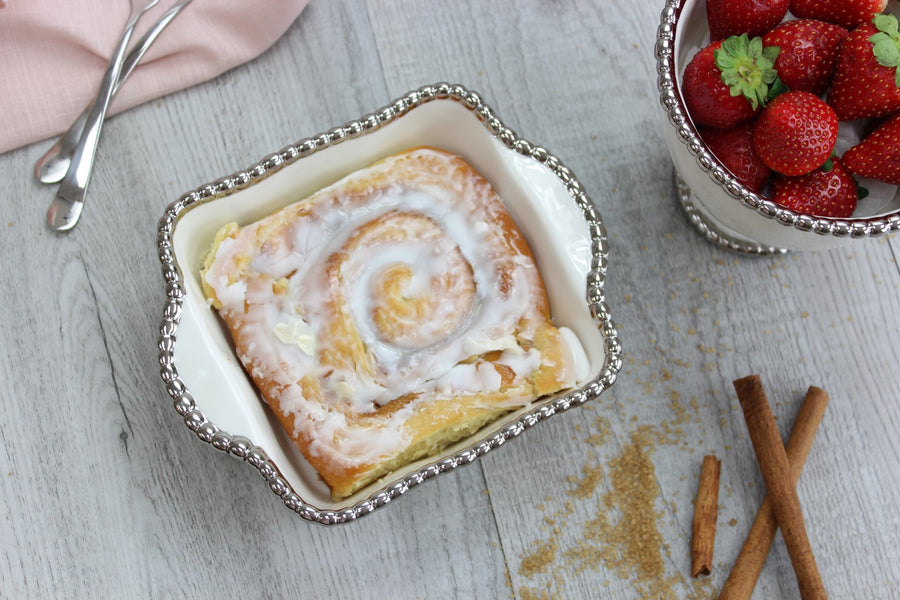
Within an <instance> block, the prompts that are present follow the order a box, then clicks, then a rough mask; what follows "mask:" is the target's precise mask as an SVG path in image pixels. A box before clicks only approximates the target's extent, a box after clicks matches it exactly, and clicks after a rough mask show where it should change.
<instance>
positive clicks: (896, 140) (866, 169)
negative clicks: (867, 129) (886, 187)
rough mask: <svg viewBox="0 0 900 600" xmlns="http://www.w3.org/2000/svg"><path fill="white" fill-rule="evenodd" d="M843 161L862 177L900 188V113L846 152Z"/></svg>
mask: <svg viewBox="0 0 900 600" xmlns="http://www.w3.org/2000/svg"><path fill="white" fill-rule="evenodd" d="M843 160H844V164H845V165H846V166H847V168H848V169H850V170H851V171H852V172H854V173H856V174H857V175H859V176H860V177H868V178H870V179H877V180H879V181H884V182H886V183H892V184H894V185H900V113H897V114H896V115H894V116H893V117H890V118H889V119H888V120H887V121H885V122H884V123H882V124H881V125H879V126H878V127H877V128H876V129H875V130H874V131H873V132H872V133H870V134H869V135H867V136H866V137H865V138H864V139H863V141H862V142H860V143H859V144H857V145H856V146H853V147H852V148H850V149H849V150H847V151H846V152H844V156H843Z"/></svg>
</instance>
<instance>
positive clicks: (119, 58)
mask: <svg viewBox="0 0 900 600" xmlns="http://www.w3.org/2000/svg"><path fill="white" fill-rule="evenodd" d="M158 2H159V0H131V12H130V14H129V16H128V21H127V22H126V24H125V28H124V29H123V30H122V33H121V35H120V37H119V41H118V43H117V44H116V48H115V50H114V51H113V55H112V59H111V60H110V62H109V66H108V67H107V69H106V73H105V74H104V76H103V80H102V81H101V83H100V90H99V91H98V92H97V99H96V100H95V101H94V104H93V106H91V110H90V112H89V113H88V116H87V120H86V121H85V125H84V133H83V134H82V135H81V137H80V138H79V140H78V143H77V144H76V145H75V149H74V151H73V152H72V163H71V164H70V165H69V168H68V170H67V171H66V175H65V177H63V180H62V183H61V184H60V186H59V190H58V191H57V193H56V197H54V198H53V201H52V202H51V204H50V208H49V209H48V210H47V223H49V224H50V227H52V228H53V229H55V230H57V231H68V230H69V229H71V228H72V227H74V226H75V224H76V223H78V218H79V217H80V216H81V211H82V209H83V208H84V198H85V194H86V193H87V187H88V184H89V183H90V179H91V170H92V169H93V162H94V156H95V154H96V152H97V144H98V143H99V142H100V130H101V128H102V127H103V120H104V119H105V118H106V110H107V108H109V103H110V101H111V100H112V96H113V89H114V88H115V85H116V81H117V80H118V79H119V74H120V73H121V72H122V62H123V61H124V58H125V49H126V48H127V46H128V41H129V40H130V39H131V34H132V33H133V32H134V27H135V25H137V22H138V20H140V18H141V16H143V14H144V13H145V12H147V11H148V10H150V9H151V8H152V7H153V6H155V5H156V4H157V3H158Z"/></svg>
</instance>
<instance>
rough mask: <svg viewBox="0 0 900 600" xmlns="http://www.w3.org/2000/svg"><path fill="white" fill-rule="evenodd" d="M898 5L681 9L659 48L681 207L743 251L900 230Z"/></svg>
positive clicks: (824, 2) (710, 3)
mask: <svg viewBox="0 0 900 600" xmlns="http://www.w3.org/2000/svg"><path fill="white" fill-rule="evenodd" d="M897 15H900V5H898V2H897V0H667V2H666V6H665V8H664V10H663V12H662V17H661V23H660V26H659V30H658V35H657V42H656V58H657V71H658V87H659V92H660V102H661V104H662V106H663V109H664V110H665V112H666V115H667V118H668V126H667V127H666V128H665V139H666V145H667V149H668V151H669V155H670V156H671V157H672V161H673V163H674V165H675V182H676V189H677V192H678V198H679V200H680V202H681V204H682V206H683V208H684V210H685V212H686V214H687V216H688V218H689V220H690V221H691V223H693V225H694V226H695V227H696V228H697V229H698V230H699V231H700V232H701V233H703V234H704V235H705V237H706V238H707V239H709V240H710V241H712V242H714V243H717V244H718V245H720V246H722V247H725V248H728V249H731V250H736V251H740V252H745V253H752V254H772V253H781V252H785V251H788V250H823V249H829V248H833V247H836V246H839V245H842V244H846V243H852V240H858V239H867V238H876V237H881V236H883V235H885V234H888V233H891V232H893V231H896V230H898V229H900V31H898V20H897Z"/></svg>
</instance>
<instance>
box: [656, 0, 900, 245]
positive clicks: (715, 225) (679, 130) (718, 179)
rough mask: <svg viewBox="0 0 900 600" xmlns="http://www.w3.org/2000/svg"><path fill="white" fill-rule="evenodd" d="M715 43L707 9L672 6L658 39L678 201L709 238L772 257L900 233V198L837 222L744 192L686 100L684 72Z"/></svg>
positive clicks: (695, 3)
mask: <svg viewBox="0 0 900 600" xmlns="http://www.w3.org/2000/svg"><path fill="white" fill-rule="evenodd" d="M897 8H898V4H897V1H896V0H890V2H889V5H888V10H889V11H890V12H894V13H895V14H897V13H898V11H897ZM708 43H709V28H708V26H707V22H706V2H705V1H704V0H667V2H666V5H665V8H664V9H663V12H662V16H661V22H660V26H659V29H658V31H657V39H656V59H657V73H658V80H657V85H658V88H659V92H660V102H661V103H662V106H663V109H664V110H665V112H666V116H667V119H668V126H667V127H666V128H665V140H666V147H667V149H668V151H669V155H670V156H671V157H672V161H673V162H674V163H675V172H676V173H675V179H676V190H677V195H678V198H679V200H680V202H681V204H682V206H683V207H684V209H685V212H686V213H687V215H688V217H689V219H690V221H691V223H693V224H694V226H695V227H697V229H698V230H699V231H700V232H701V233H702V234H703V235H705V236H706V238H707V239H709V240H710V241H712V242H714V243H716V244H718V245H720V246H722V247H724V248H728V249H731V250H737V251H740V252H747V253H752V254H771V253H780V252H784V251H787V250H825V249H829V248H834V247H837V246H841V245H844V244H848V243H851V242H852V241H853V240H859V239H865V238H876V237H880V236H883V235H884V234H886V233H889V232H892V231H896V230H897V229H900V192H897V193H895V194H894V195H893V196H892V197H891V196H888V197H882V198H880V199H876V198H870V199H867V200H865V201H860V204H859V205H858V207H857V210H856V212H855V213H854V216H853V217H852V218H849V219H833V218H825V217H811V216H808V215H802V214H800V213H797V212H794V211H792V210H789V209H786V208H783V207H781V206H779V205H778V204H775V203H774V202H772V201H771V200H768V199H766V198H764V197H762V196H760V195H758V194H755V193H754V192H752V191H751V190H749V189H748V188H746V187H745V186H743V185H741V183H739V182H738V181H737V180H736V179H735V178H734V176H733V175H732V174H731V172H730V171H729V170H728V169H727V168H726V167H724V166H723V165H722V164H721V163H720V162H719V161H718V159H717V158H716V157H715V155H714V154H713V153H712V152H711V151H710V150H709V148H707V147H706V144H704V143H703V140H702V139H700V136H699V135H698V133H697V129H696V128H695V126H694V124H693V122H692V121H691V118H690V115H689V114H688V111H687V108H685V105H684V99H683V98H682V95H681V76H682V74H683V73H684V68H685V67H686V66H687V63H688V62H690V60H691V58H693V55H694V53H695V52H696V51H697V50H699V49H700V48H702V47H703V46H704V45H706V44H708ZM892 191H894V190H892Z"/></svg>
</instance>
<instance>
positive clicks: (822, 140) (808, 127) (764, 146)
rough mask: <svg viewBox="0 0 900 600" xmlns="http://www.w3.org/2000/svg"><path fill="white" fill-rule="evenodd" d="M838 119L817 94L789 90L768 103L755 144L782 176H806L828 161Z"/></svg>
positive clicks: (754, 133) (755, 127)
mask: <svg viewBox="0 0 900 600" xmlns="http://www.w3.org/2000/svg"><path fill="white" fill-rule="evenodd" d="M837 129H838V120H837V117H836V116H835V114H834V111H833V110H831V107H830V106H828V105H827V104H825V103H824V102H823V101H822V100H820V99H819V97H818V96H816V95H815V94H811V93H809V92H785V93H784V94H781V95H780V96H778V97H776V98H775V99H774V100H772V101H771V102H769V104H768V105H766V108H765V109H763V111H762V113H761V114H760V115H759V118H758V119H757V120H756V125H755V126H754V128H753V146H754V148H756V153H757V154H759V157H760V158H761V159H762V160H763V162H764V163H766V165H767V166H768V167H769V168H770V169H772V170H773V171H776V172H777V173H781V174H782V175H804V174H806V173H809V172H810V171H812V170H813V169H816V168H818V167H821V166H822V164H823V163H824V162H825V161H826V160H828V157H829V156H831V153H832V151H833V150H834V143H835V141H837Z"/></svg>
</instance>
